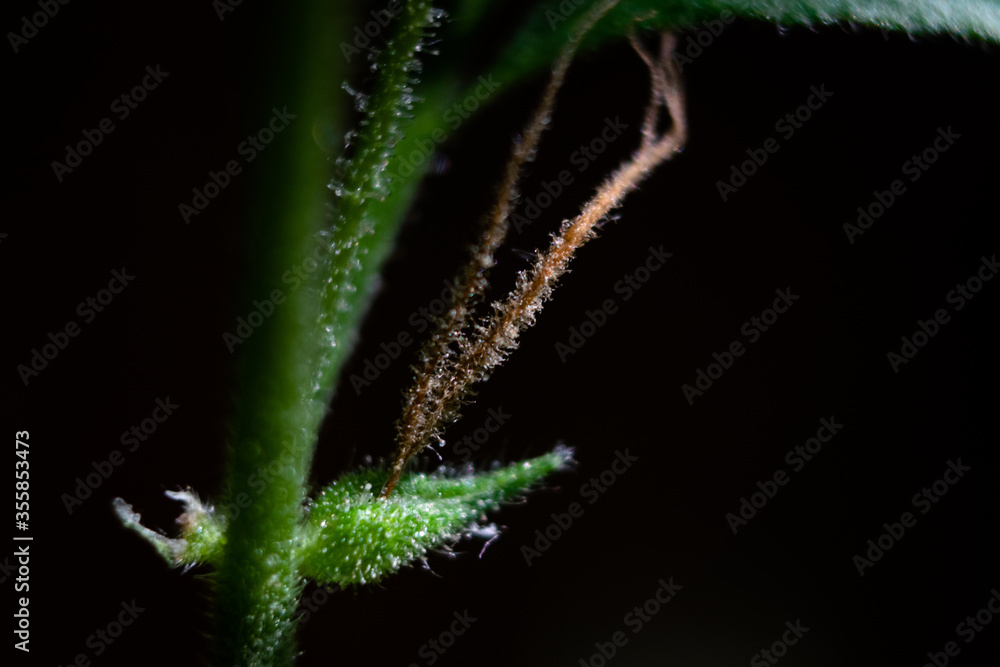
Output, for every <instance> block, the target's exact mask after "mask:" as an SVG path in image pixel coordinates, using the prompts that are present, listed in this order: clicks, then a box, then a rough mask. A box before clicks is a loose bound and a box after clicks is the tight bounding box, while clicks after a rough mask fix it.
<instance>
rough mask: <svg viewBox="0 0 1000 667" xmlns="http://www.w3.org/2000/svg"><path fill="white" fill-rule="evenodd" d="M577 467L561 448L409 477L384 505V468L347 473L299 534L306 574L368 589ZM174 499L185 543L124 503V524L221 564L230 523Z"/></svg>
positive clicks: (178, 555) (183, 560)
mask: <svg viewBox="0 0 1000 667" xmlns="http://www.w3.org/2000/svg"><path fill="white" fill-rule="evenodd" d="M571 460H572V451H571V450H570V449H569V448H567V447H557V448H556V449H555V450H553V451H552V452H550V453H549V454H545V455H544V456H539V457H538V458H534V459H529V460H527V461H523V462H521V463H514V464H511V465H509V466H506V467H503V468H498V469H497V470H491V471H489V472H481V473H471V472H469V473H465V474H458V473H456V472H455V471H454V470H451V469H449V468H446V467H442V468H441V469H440V470H438V471H437V472H434V473H430V474H428V473H410V474H408V475H406V476H404V477H403V479H402V480H401V481H400V483H399V486H397V487H396V491H395V492H394V493H393V494H392V495H391V496H390V497H389V498H388V499H387V500H379V499H378V497H377V496H378V492H379V490H380V489H381V488H382V483H383V482H385V479H386V477H387V476H388V471H387V470H386V469H385V468H381V467H379V468H369V469H367V470H363V471H360V472H353V473H348V474H346V475H344V476H343V477H341V478H340V479H338V480H337V481H335V482H334V483H333V484H330V485H329V486H328V487H326V488H325V489H323V490H322V491H320V492H319V496H318V497H317V498H316V500H315V501H313V502H312V504H311V511H310V512H309V517H308V519H307V520H305V521H304V524H303V526H302V530H301V531H300V539H299V540H298V544H299V549H300V551H299V554H298V557H299V559H300V560H301V563H302V565H301V574H302V575H303V576H305V577H309V578H312V579H315V580H316V581H317V582H319V583H336V584H338V585H340V586H348V585H356V584H367V583H371V582H375V581H378V580H380V579H382V578H383V577H385V576H386V575H388V574H392V573H393V572H396V571H397V570H399V568H401V567H403V566H404V565H407V564H409V563H411V562H413V561H415V560H419V559H421V558H423V557H424V556H425V555H426V554H427V551H428V550H429V549H433V548H436V547H447V546H450V545H451V544H452V543H453V542H455V541H456V540H458V539H459V538H461V537H467V536H472V535H488V534H490V533H491V532H492V530H491V528H492V526H491V525H490V524H484V523H483V519H484V517H485V513H486V512H487V511H488V510H494V509H497V508H498V507H499V506H500V503H502V502H503V501H505V500H509V499H510V498H512V497H516V496H517V495H519V494H521V493H524V492H525V491H527V490H528V489H529V488H530V487H531V486H532V485H534V484H535V483H537V482H539V481H541V480H542V478H544V477H545V476H546V475H549V474H551V473H552V472H554V471H556V470H559V469H560V468H562V467H564V466H565V465H566V464H567V463H569V462H570V461H571ZM167 495H168V496H169V497H171V498H173V499H174V500H178V501H181V502H183V503H184V513H183V514H182V515H181V517H180V519H178V523H179V524H180V525H181V536H180V537H179V538H168V537H166V536H164V535H161V534H159V533H157V532H154V531H152V530H150V529H148V528H146V527H144V526H143V525H142V524H140V523H139V518H140V517H139V515H138V514H136V513H135V512H133V511H132V508H131V507H130V506H128V505H127V504H126V503H125V502H124V501H122V500H121V499H120V498H116V499H115V503H114V505H115V510H116V511H117V512H118V515H119V517H120V518H121V520H122V523H123V524H124V525H125V526H126V527H127V528H129V529H130V530H134V531H135V532H137V533H139V534H140V535H141V536H142V537H143V538H144V539H145V540H146V541H148V542H149V543H150V544H152V545H153V547H154V548H155V549H156V550H157V551H158V552H159V553H160V555H161V556H163V558H164V560H166V561H167V563H169V564H170V565H172V566H174V567H180V566H182V565H183V566H188V565H195V564H198V563H204V562H208V563H212V564H215V565H217V564H218V562H219V557H220V556H221V554H222V547H223V546H224V544H225V541H226V528H227V522H226V521H225V518H224V517H223V516H222V515H221V513H219V512H218V511H216V510H215V509H214V508H212V507H206V506H204V505H202V503H201V502H200V501H199V500H198V498H197V496H195V495H194V494H193V493H190V492H187V491H181V492H172V491H168V492H167Z"/></svg>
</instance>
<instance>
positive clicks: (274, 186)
mask: <svg viewBox="0 0 1000 667" xmlns="http://www.w3.org/2000/svg"><path fill="white" fill-rule="evenodd" d="M322 5H323V3H319V2H316V3H312V5H311V6H312V9H311V10H309V11H304V12H298V15H297V16H296V17H293V18H292V19H291V20H289V21H288V23H289V26H288V27H287V28H286V30H288V31H290V33H292V34H295V35H296V37H297V39H296V40H295V42H294V43H296V44H300V45H302V46H301V47H300V48H293V49H287V47H288V46H289V44H288V41H287V40H288V38H287V36H286V37H284V40H283V41H282V43H281V44H280V46H282V47H285V49H287V52H286V51H282V52H281V53H280V55H279V58H278V62H279V63H282V64H283V65H284V66H285V68H286V71H288V72H298V73H299V76H292V77H290V82H289V83H285V84H284V85H281V84H279V85H275V86H273V90H274V91H276V92H275V93H269V94H276V95H278V96H281V95H284V96H285V97H286V99H289V102H288V107H287V110H288V113H290V114H294V115H295V116H296V119H297V120H292V121H291V122H290V124H289V126H288V128H287V129H285V130H284V131H283V132H282V134H281V136H280V137H276V138H275V141H274V142H273V144H271V145H270V146H268V149H267V155H266V158H267V160H268V161H269V164H273V165H280V166H281V168H282V170H281V171H280V172H278V171H277V170H275V169H270V170H268V171H267V172H264V171H263V170H262V171H261V172H260V176H258V177H257V178H258V180H259V181H260V187H261V190H262V191H266V192H267V197H268V198H267V199H266V200H258V201H257V202H255V204H256V205H255V208H254V210H253V217H254V218H255V220H254V224H255V226H256V227H257V228H258V230H259V231H258V233H257V237H258V238H257V239H255V241H254V244H255V245H256V246H257V247H258V248H259V252H260V255H259V259H258V260H257V261H256V263H255V264H254V265H253V266H251V267H250V270H249V271H248V273H249V275H248V277H247V284H248V285H249V292H248V294H247V297H248V299H247V300H248V301H251V299H257V300H263V299H269V298H271V294H272V292H273V290H276V289H278V290H281V291H282V299H283V302H282V303H280V305H278V306H277V307H276V308H275V309H274V312H273V314H272V315H270V316H269V317H268V319H267V321H266V323H265V324H264V325H262V326H260V327H258V328H257V329H256V330H255V331H254V332H253V334H252V337H250V338H248V339H247V340H246V342H245V343H244V344H243V346H242V347H241V348H240V353H241V357H242V358H241V363H240V370H239V373H238V381H239V399H238V401H239V402H238V403H237V405H236V414H235V418H234V422H233V430H232V434H231V447H230V466H229V478H228V485H227V489H226V493H225V496H224V498H223V500H222V502H221V503H220V507H219V509H221V510H222V512H223V513H224V514H225V516H226V518H227V520H228V531H227V535H226V541H225V546H224V547H223V552H222V555H221V558H220V559H219V563H218V573H217V593H218V604H217V607H216V623H217V627H216V631H217V634H216V639H217V646H216V648H217V651H216V660H217V664H218V665H219V667H233V666H234V665H240V666H242V665H248V666H258V665H259V666H262V667H263V666H281V667H284V666H287V665H291V664H292V663H293V659H294V655H295V639H294V635H295V618H294V615H295V610H296V606H297V604H298V599H299V595H300V593H301V589H302V583H303V580H302V574H301V571H302V567H301V565H302V553H303V549H302V545H301V544H300V543H299V540H300V538H301V531H302V530H303V522H304V513H303V503H304V501H305V485H306V481H307V479H308V475H309V468H310V465H311V462H312V455H313V450H314V448H315V444H316V437H317V434H318V431H319V427H320V424H321V421H322V418H323V416H324V414H325V412H326V409H327V405H328V403H329V400H330V397H331V394H332V391H333V388H334V382H335V378H336V377H337V375H338V374H339V370H340V367H341V366H342V365H343V363H344V360H345V358H346V356H347V353H348V352H349V349H350V347H352V343H353V338H354V337H355V336H356V331H357V327H358V325H359V323H360V319H361V316H362V314H363V312H364V309H365V304H366V303H367V302H368V300H369V298H370V295H371V286H372V282H373V279H374V277H375V276H377V275H378V272H379V270H380V268H381V264H382V260H383V259H384V257H385V256H386V254H387V249H388V248H389V247H390V246H391V243H392V240H393V239H394V238H395V233H396V229H395V228H394V227H393V228H391V229H375V224H374V222H373V220H374V219H375V218H374V217H372V215H371V209H372V207H373V205H378V206H385V205H386V202H385V200H386V199H387V198H388V196H389V194H390V187H391V185H392V184H391V183H390V181H389V179H388V174H387V173H386V171H387V168H388V166H389V162H390V159H391V156H392V153H393V149H394V146H395V144H396V142H397V141H398V140H399V138H400V137H401V125H402V124H403V123H404V122H405V117H406V115H407V114H408V112H409V108H410V105H411V100H412V96H411V95H412V91H411V88H410V87H411V86H412V85H413V83H414V81H413V74H414V71H415V69H416V68H415V65H414V63H415V59H414V56H415V55H416V52H417V51H418V49H419V44H420V41H421V39H422V37H423V35H424V31H425V29H426V28H427V27H428V26H429V25H432V24H433V23H434V22H435V16H434V12H433V10H432V8H431V5H430V2H428V1H426V0H420V1H415V2H408V3H406V4H405V9H404V11H402V12H401V13H400V15H399V16H398V17H396V19H395V23H396V25H395V26H390V29H394V30H395V37H394V39H393V40H392V41H391V42H390V44H389V45H387V46H386V48H385V50H384V51H383V53H382V54H381V56H380V57H379V68H378V71H377V73H376V76H377V84H376V89H375V90H374V92H373V93H372V95H371V96H370V98H368V101H367V108H366V109H365V117H364V118H365V119H364V122H363V125H362V127H361V129H360V132H359V133H358V135H357V139H356V142H357V150H356V152H355V153H354V155H353V156H350V159H348V160H346V161H342V163H341V167H342V169H343V180H342V182H337V183H336V184H335V185H334V186H332V187H331V189H334V190H337V192H336V196H334V193H331V192H330V190H328V189H327V187H326V186H327V185H328V183H329V182H330V181H329V178H330V174H329V173H328V172H329V171H330V170H329V165H328V164H327V162H326V161H325V160H324V156H323V154H322V152H321V151H320V150H319V149H318V147H317V146H316V145H315V141H314V135H313V127H314V123H315V122H317V121H319V120H320V119H322V116H323V114H324V113H328V111H327V110H328V109H329V103H328V102H327V98H328V94H327V93H332V92H335V91H336V86H335V85H334V84H333V82H332V81H330V78H329V77H330V72H329V70H328V69H325V67H324V64H327V65H326V66H327V67H328V63H330V62H331V61H341V62H342V60H341V59H342V58H343V54H341V53H338V51H339V49H338V48H337V44H338V42H337V41H334V40H331V39H330V35H329V32H328V30H324V29H322V28H318V27H317V26H322V25H324V24H325V25H329V22H330V16H329V14H328V10H326V9H325V8H324V7H323V6H322ZM300 21H301V23H300ZM342 22H343V21H342ZM340 27H341V28H343V27H344V26H340ZM341 32H343V31H341ZM279 41H281V40H279ZM310 44H314V45H319V46H313V47H310V46H309V45H310ZM314 49H317V51H314ZM358 57H359V59H361V58H363V56H358ZM272 66H273V65H272ZM316 88H320V89H321V90H323V91H324V92H316V90H315V89H316ZM284 103H285V100H284V99H278V100H274V101H273V102H271V104H274V105H275V106H276V107H277V108H279V109H281V108H282V107H283V105H284ZM272 146H273V148H272ZM265 173H266V175H265ZM265 181H266V182H265ZM331 197H333V198H334V205H335V210H334V214H333V218H332V220H331V219H330V218H329V217H328V214H327V213H325V212H324V208H323V203H324V198H325V199H326V200H327V201H328V200H329V199H330V198H331ZM292 276H294V277H296V278H298V280H297V281H296V280H294V279H292V278H291V277H292Z"/></svg>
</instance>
